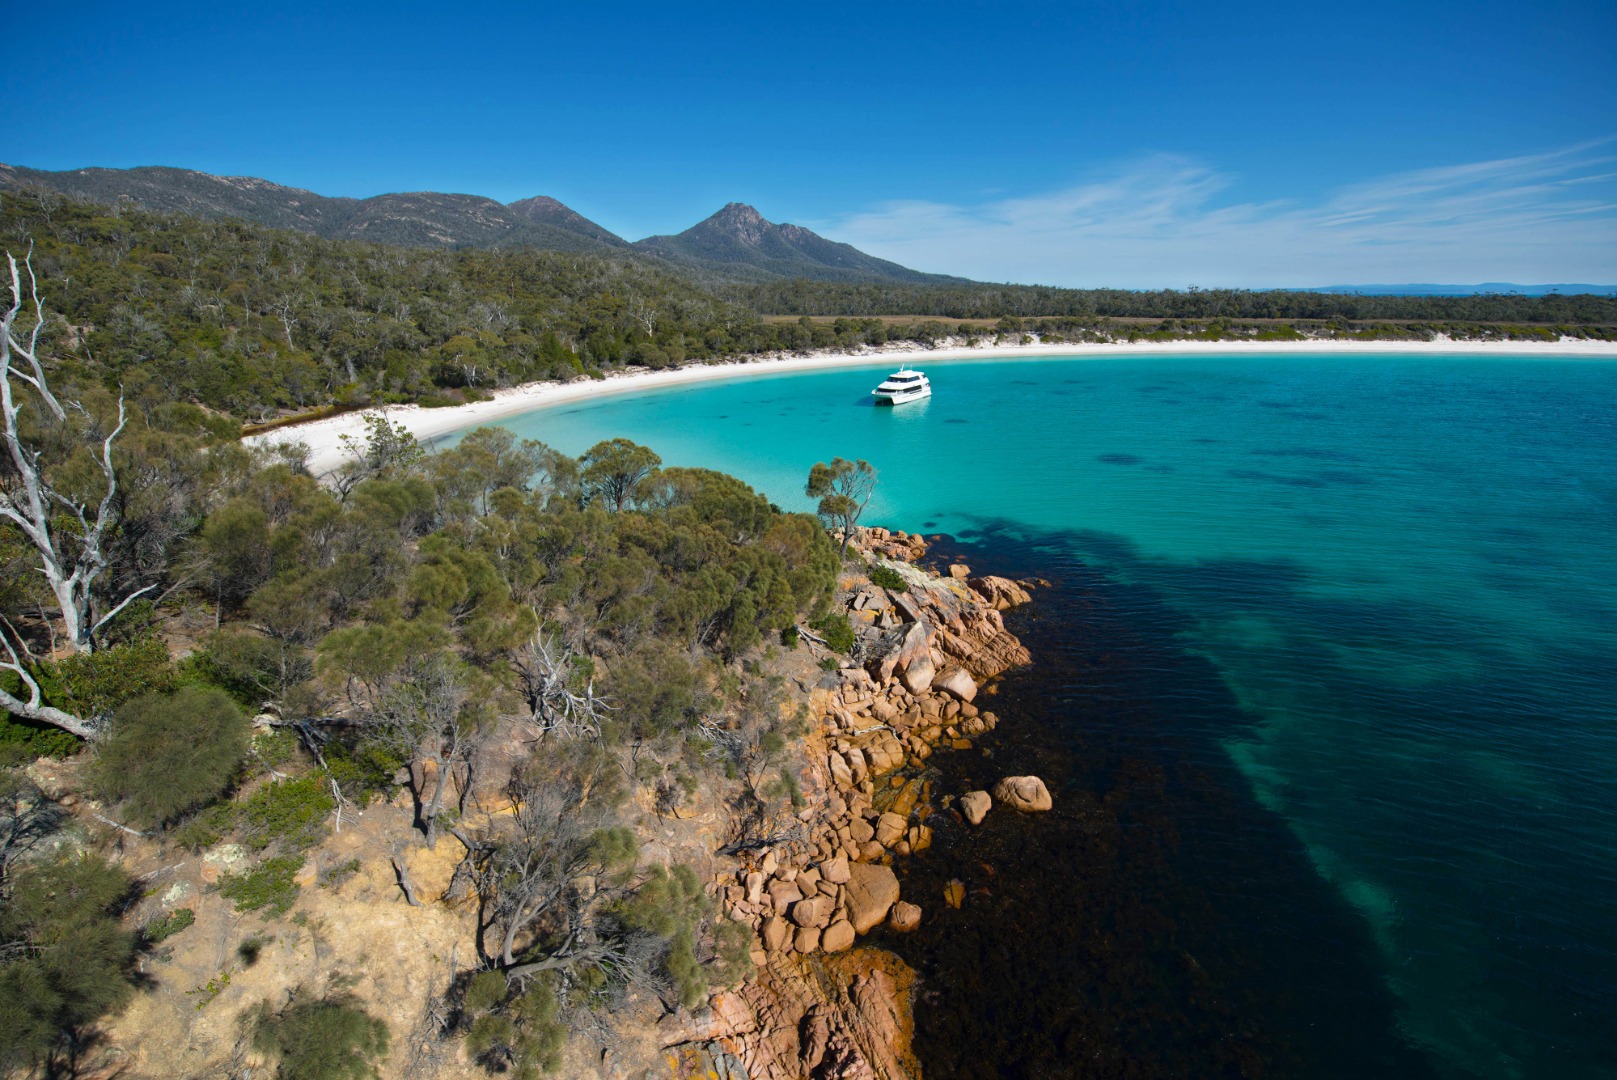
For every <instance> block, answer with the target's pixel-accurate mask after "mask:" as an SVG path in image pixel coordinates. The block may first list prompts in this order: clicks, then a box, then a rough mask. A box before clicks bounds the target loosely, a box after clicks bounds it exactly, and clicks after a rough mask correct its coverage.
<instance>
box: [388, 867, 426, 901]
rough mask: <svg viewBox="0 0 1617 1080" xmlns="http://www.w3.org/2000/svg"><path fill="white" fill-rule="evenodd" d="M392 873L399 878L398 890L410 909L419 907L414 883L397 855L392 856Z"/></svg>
mask: <svg viewBox="0 0 1617 1080" xmlns="http://www.w3.org/2000/svg"><path fill="white" fill-rule="evenodd" d="M393 872H394V873H395V874H397V875H398V876H399V888H400V889H402V890H403V891H404V899H405V900H406V901H408V902H409V905H410V906H411V907H420V906H421V901H420V900H418V899H416V895H415V883H414V882H412V881H411V880H410V871H409V870H408V869H406V868H405V865H404V860H403V859H401V858H399V857H398V856H397V855H395V856H393Z"/></svg>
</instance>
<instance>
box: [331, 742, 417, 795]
mask: <svg viewBox="0 0 1617 1080" xmlns="http://www.w3.org/2000/svg"><path fill="white" fill-rule="evenodd" d="M324 755H325V759H326V768H327V769H328V770H330V772H331V778H332V779H333V780H335V781H337V787H338V788H339V789H341V791H342V793H343V797H344V798H345V799H350V800H352V801H354V802H356V803H358V804H359V805H360V806H362V807H363V806H368V805H369V804H370V801H371V799H372V797H373V796H376V795H385V794H387V793H388V792H390V791H392V790H393V787H394V785H393V777H394V775H395V774H396V773H397V772H398V771H399V770H400V769H402V768H403V767H404V766H405V765H407V764H409V762H407V761H405V760H404V759H403V758H402V757H400V756H399V755H398V753H397V752H396V751H394V750H393V749H392V748H391V747H388V746H385V745H382V744H380V743H377V742H374V741H372V742H365V743H362V744H360V745H353V744H350V743H348V742H344V741H340V740H333V741H332V742H330V743H327V744H326V748H325V751H324Z"/></svg>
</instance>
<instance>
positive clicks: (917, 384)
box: [870, 367, 932, 405]
mask: <svg viewBox="0 0 1617 1080" xmlns="http://www.w3.org/2000/svg"><path fill="white" fill-rule="evenodd" d="M870 396H871V397H873V398H875V399H876V404H877V405H902V404H904V403H905V402H906V401H918V400H920V399H921V398H924V397H931V396H932V384H931V383H929V382H927V380H926V375H925V374H924V373H922V372H919V371H911V370H910V369H909V368H907V367H900V368H899V369H898V370H897V371H895V372H893V373H892V374H891V375H889V376H887V378H886V380H884V381H883V382H882V384H881V385H880V386H878V387H876V389H874V390H872V391H871V392H870Z"/></svg>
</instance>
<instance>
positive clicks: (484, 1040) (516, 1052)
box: [461, 971, 567, 1078]
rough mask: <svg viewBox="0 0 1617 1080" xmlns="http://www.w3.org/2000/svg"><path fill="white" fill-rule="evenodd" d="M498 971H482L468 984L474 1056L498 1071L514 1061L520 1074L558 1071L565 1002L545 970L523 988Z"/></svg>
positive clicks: (466, 1005) (465, 1000) (466, 1006)
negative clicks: (516, 987) (516, 989)
mask: <svg viewBox="0 0 1617 1080" xmlns="http://www.w3.org/2000/svg"><path fill="white" fill-rule="evenodd" d="M510 991H511V986H510V984H509V983H508V982H507V980H506V977H505V976H504V975H503V974H502V973H500V972H498V971H483V972H479V973H478V974H477V975H475V976H473V977H472V979H471V981H470V982H468V983H467V984H466V990H465V993H464V995H463V996H462V999H461V1009H462V1011H463V1012H464V1013H465V1016H466V1018H467V1020H468V1021H469V1022H468V1025H467V1028H466V1046H467V1049H469V1050H470V1051H471V1052H472V1056H473V1057H474V1058H476V1059H478V1060H479V1061H481V1062H483V1063H484V1064H486V1065H489V1066H491V1067H492V1068H494V1069H495V1070H496V1071H504V1070H505V1068H506V1067H507V1066H509V1067H510V1068H511V1069H512V1071H514V1072H515V1073H516V1074H517V1075H518V1076H519V1077H526V1078H532V1077H535V1076H537V1075H538V1074H540V1073H553V1072H555V1071H556V1070H557V1069H559V1068H560V1067H561V1051H562V1047H563V1046H564V1045H565V1043H566V1040H567V1027H566V1025H565V1024H563V1023H562V1022H561V1003H560V1002H559V1001H558V1000H557V998H556V992H555V988H554V987H553V985H552V984H551V982H550V979H549V977H548V976H546V975H541V976H540V977H538V978H536V979H533V980H530V981H529V982H528V983H527V984H526V988H525V989H524V990H523V991H522V993H520V994H518V995H515V996H510Z"/></svg>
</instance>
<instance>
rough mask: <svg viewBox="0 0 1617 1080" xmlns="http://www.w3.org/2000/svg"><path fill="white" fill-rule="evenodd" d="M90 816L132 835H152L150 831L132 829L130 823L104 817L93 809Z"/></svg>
mask: <svg viewBox="0 0 1617 1080" xmlns="http://www.w3.org/2000/svg"><path fill="white" fill-rule="evenodd" d="M90 816H91V817H93V818H95V819H96V820H97V821H99V822H101V824H103V825H111V826H112V827H113V828H114V829H117V830H118V831H119V832H126V833H128V834H129V835H130V836H149V835H151V834H150V833H143V832H141V831H140V830H139V829H131V828H130V827H129V826H128V825H120V824H119V823H118V822H116V821H113V820H112V819H111V818H109V817H102V816H101V815H100V814H98V813H96V812H95V811H93V810H92V811H90Z"/></svg>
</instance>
